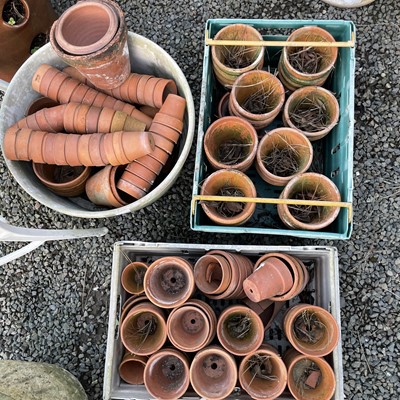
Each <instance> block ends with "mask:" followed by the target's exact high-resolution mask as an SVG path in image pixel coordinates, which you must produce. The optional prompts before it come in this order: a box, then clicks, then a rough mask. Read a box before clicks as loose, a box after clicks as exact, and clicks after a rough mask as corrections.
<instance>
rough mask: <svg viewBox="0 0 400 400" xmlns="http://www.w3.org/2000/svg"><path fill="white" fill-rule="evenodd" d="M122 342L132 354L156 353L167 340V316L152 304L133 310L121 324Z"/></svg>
mask: <svg viewBox="0 0 400 400" xmlns="http://www.w3.org/2000/svg"><path fill="white" fill-rule="evenodd" d="M120 331H121V341H122V343H123V345H124V346H125V348H126V349H127V350H128V351H130V352H131V353H134V354H137V355H140V356H147V355H150V354H153V353H155V352H156V351H158V350H159V349H161V347H162V346H163V345H164V343H165V341H166V340H167V326H166V321H165V314H164V312H163V311H162V310H160V308H159V307H156V306H155V305H154V304H152V303H150V302H143V303H140V304H138V305H135V306H134V307H132V308H131V310H130V311H129V313H128V315H126V317H125V318H124V320H123V321H122V323H121V328H120Z"/></svg>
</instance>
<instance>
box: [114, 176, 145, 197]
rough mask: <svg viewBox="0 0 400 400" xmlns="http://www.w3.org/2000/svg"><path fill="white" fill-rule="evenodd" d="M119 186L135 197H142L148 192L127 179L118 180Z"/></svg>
mask: <svg viewBox="0 0 400 400" xmlns="http://www.w3.org/2000/svg"><path fill="white" fill-rule="evenodd" d="M117 188H118V189H119V190H120V191H122V192H124V193H126V194H128V195H129V196H131V197H133V198H134V199H141V198H142V197H144V196H146V194H147V193H146V192H145V191H143V190H142V189H140V188H138V187H137V186H135V185H134V184H132V183H131V182H128V181H125V180H123V179H119V180H118V182H117Z"/></svg>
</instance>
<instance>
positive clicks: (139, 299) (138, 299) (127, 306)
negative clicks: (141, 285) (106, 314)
mask: <svg viewBox="0 0 400 400" xmlns="http://www.w3.org/2000/svg"><path fill="white" fill-rule="evenodd" d="M146 301H147V302H148V301H149V300H148V299H147V297H146V296H144V295H139V296H132V297H129V298H128V300H126V301H125V303H124V305H123V306H122V312H121V317H120V323H122V321H123V320H124V319H125V317H126V316H127V315H128V314H129V312H130V311H131V309H132V308H133V307H135V305H138V304H140V303H143V302H146Z"/></svg>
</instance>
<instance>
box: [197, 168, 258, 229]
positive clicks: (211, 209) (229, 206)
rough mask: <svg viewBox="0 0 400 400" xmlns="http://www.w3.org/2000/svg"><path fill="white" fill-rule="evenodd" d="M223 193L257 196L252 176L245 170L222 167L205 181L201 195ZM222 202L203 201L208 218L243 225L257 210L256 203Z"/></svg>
mask: <svg viewBox="0 0 400 400" xmlns="http://www.w3.org/2000/svg"><path fill="white" fill-rule="evenodd" d="M221 193H230V194H231V193H236V194H243V197H253V198H254V197H257V192H256V188H255V186H254V184H253V182H252V181H251V180H250V178H248V177H247V176H246V175H245V174H244V173H243V172H240V171H236V170H226V169H221V170H219V171H216V172H214V173H212V174H211V175H210V176H209V177H208V178H207V179H206V180H205V181H204V182H203V185H202V187H201V193H200V194H201V195H207V196H220V195H221ZM239 197H242V196H239ZM221 204H222V205H220V202H218V203H217V202H208V201H202V202H201V206H202V208H203V210H204V212H205V213H206V215H207V216H208V218H210V219H211V220H212V221H213V222H215V223H216V224H218V225H232V226H237V225H243V224H245V223H246V222H247V221H248V220H249V219H250V218H251V217H252V215H253V214H254V211H255V210H256V203H243V204H242V206H240V203H235V202H223V203H221ZM238 204H239V205H238ZM221 211H222V213H221ZM227 212H229V214H227Z"/></svg>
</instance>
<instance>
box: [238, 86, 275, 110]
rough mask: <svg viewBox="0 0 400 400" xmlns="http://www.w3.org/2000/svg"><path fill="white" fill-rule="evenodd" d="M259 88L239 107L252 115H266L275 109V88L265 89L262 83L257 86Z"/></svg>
mask: <svg viewBox="0 0 400 400" xmlns="http://www.w3.org/2000/svg"><path fill="white" fill-rule="evenodd" d="M257 85H258V86H259V88H258V89H257V90H255V91H254V92H253V93H252V94H251V95H250V96H249V97H247V98H246V99H245V100H244V101H243V102H242V103H241V104H240V105H241V107H242V108H244V109H245V110H246V111H248V112H250V113H252V114H267V113H269V112H271V111H272V110H273V109H274V108H275V107H276V100H275V99H274V97H275V89H276V88H275V87H274V86H271V87H269V88H265V86H264V85H262V82H260V83H258V84H257Z"/></svg>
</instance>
